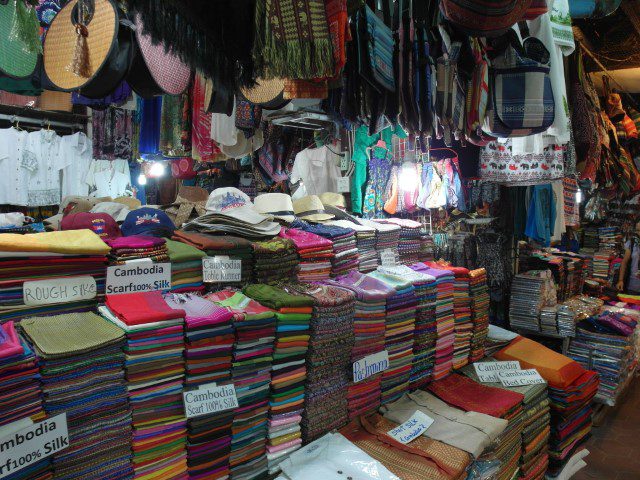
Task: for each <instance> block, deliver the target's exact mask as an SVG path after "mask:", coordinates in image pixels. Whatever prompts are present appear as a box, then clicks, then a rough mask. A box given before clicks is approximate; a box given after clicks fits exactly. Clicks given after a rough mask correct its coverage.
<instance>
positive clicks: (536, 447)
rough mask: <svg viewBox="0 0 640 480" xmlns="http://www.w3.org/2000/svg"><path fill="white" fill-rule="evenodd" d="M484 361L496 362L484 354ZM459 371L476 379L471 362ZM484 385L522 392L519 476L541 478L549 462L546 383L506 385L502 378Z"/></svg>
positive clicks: (529, 478) (477, 380)
mask: <svg viewBox="0 0 640 480" xmlns="http://www.w3.org/2000/svg"><path fill="white" fill-rule="evenodd" d="M482 361H483V362H495V361H496V360H495V359H493V358H485V359H483V360H482ZM460 372H461V373H462V374H464V375H466V376H467V377H469V378H471V379H472V380H474V381H476V382H479V381H480V380H479V378H478V375H477V373H476V370H475V368H474V367H473V365H467V366H466V367H464V368H463V369H462V370H461V371H460ZM485 385H487V386H490V387H495V388H503V389H505V390H509V391H512V392H516V393H521V394H522V395H524V399H523V400H522V407H523V409H524V411H523V413H522V457H521V461H520V477H521V478H526V479H527V480H534V479H535V480H541V479H542V478H544V474H545V472H546V471H547V466H548V465H549V453H548V451H549V448H548V447H549V434H550V428H549V421H550V420H551V413H550V410H549V395H548V393H547V385H546V383H544V384H540V383H538V384H534V385H525V386H522V387H505V386H503V385H502V383H501V382H489V383H485Z"/></svg>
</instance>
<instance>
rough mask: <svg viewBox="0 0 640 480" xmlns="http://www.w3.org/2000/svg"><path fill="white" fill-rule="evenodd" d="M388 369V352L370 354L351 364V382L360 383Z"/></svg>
mask: <svg viewBox="0 0 640 480" xmlns="http://www.w3.org/2000/svg"><path fill="white" fill-rule="evenodd" d="M388 368H389V352H388V351H386V350H383V351H382V352H378V353H372V354H371V355H368V356H366V357H364V358H361V359H360V360H356V361H355V362H353V381H354V382H361V381H362V380H364V379H365V378H369V377H370V376H372V375H375V374H376V373H380V372H382V371H384V370H386V369H388Z"/></svg>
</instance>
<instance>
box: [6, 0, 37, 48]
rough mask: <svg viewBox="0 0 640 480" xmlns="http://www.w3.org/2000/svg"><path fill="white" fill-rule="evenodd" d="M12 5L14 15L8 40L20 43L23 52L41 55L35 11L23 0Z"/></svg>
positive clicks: (18, 0)
mask: <svg viewBox="0 0 640 480" xmlns="http://www.w3.org/2000/svg"><path fill="white" fill-rule="evenodd" d="M14 5H15V8H16V14H15V17H14V18H13V25H11V33H10V34H9V38H10V39H11V40H14V41H18V42H20V43H22V44H23V47H22V48H23V49H24V51H25V52H31V53H33V52H35V53H38V54H42V42H41V41H40V28H39V23H38V16H37V14H36V9H35V8H33V7H32V6H29V5H27V4H26V3H25V1H24V0H14Z"/></svg>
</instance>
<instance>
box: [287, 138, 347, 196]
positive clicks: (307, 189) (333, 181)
mask: <svg viewBox="0 0 640 480" xmlns="http://www.w3.org/2000/svg"><path fill="white" fill-rule="evenodd" d="M337 148H339V147H335V146H333V147H332V148H329V147H328V146H327V145H325V146H322V147H320V148H307V149H305V150H302V151H301V152H300V153H298V154H297V155H296V160H295V162H294V164H293V170H292V171H291V183H296V182H298V181H299V180H302V185H301V186H300V188H298V190H296V193H295V194H294V196H295V198H302V197H304V196H307V195H320V194H321V193H325V192H337V191H338V178H340V177H341V176H342V174H341V173H340V167H339V166H338V163H339V162H340V155H338V154H336V153H335V152H334V151H333V150H335V151H338V150H337Z"/></svg>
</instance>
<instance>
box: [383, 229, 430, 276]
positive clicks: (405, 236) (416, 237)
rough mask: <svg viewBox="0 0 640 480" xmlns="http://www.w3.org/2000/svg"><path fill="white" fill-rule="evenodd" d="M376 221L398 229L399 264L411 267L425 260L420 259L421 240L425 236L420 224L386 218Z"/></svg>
mask: <svg viewBox="0 0 640 480" xmlns="http://www.w3.org/2000/svg"><path fill="white" fill-rule="evenodd" d="M377 221H378V222H382V223H390V224H393V225H397V226H399V227H400V235H399V237H398V253H399V254H400V263H402V264H404V265H412V264H414V263H418V262H423V261H425V260H427V259H425V258H421V253H422V238H423V237H424V236H426V234H425V232H424V230H423V228H422V224H421V223H420V222H416V221H415V220H409V219H407V218H386V219H384V220H377Z"/></svg>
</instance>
